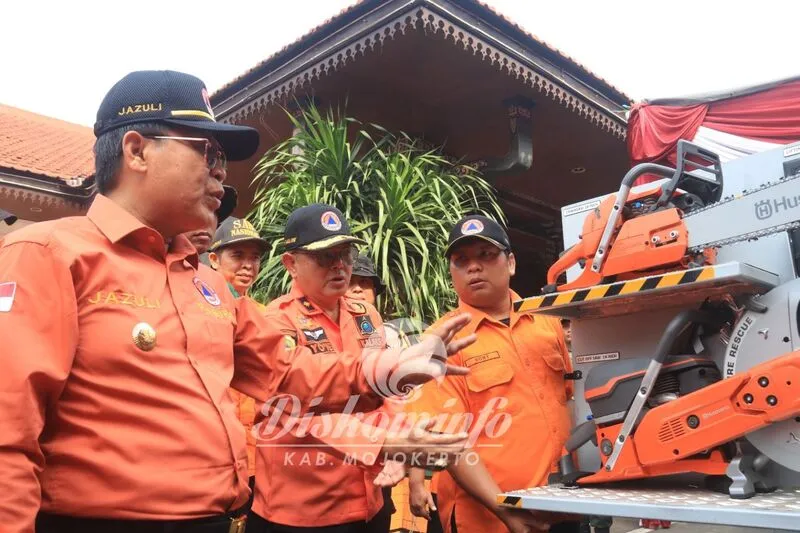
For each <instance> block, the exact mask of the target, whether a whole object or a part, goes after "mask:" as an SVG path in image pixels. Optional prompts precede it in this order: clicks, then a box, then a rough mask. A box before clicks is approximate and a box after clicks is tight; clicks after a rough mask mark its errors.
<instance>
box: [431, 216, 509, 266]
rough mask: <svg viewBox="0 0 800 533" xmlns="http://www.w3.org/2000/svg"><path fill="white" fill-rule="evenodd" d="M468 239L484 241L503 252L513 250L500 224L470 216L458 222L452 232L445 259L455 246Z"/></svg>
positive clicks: (484, 218)
mask: <svg viewBox="0 0 800 533" xmlns="http://www.w3.org/2000/svg"><path fill="white" fill-rule="evenodd" d="M466 239H483V240H484V241H487V242H490V243H492V244H494V245H495V246H497V247H498V248H500V249H501V250H511V242H510V241H509V240H508V234H506V230H504V229H503V227H502V226H501V225H500V224H498V223H497V222H496V221H494V220H492V219H491V218H488V217H484V216H481V215H469V216H466V217H464V218H462V219H461V220H459V221H458V222H456V225H455V226H453V229H452V231H450V238H449V239H448V240H447V249H446V250H445V252H444V255H445V257H450V253H451V252H452V251H453V248H454V247H455V245H456V244H458V243H460V242H462V241H464V240H466Z"/></svg>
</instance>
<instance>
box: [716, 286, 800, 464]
mask: <svg viewBox="0 0 800 533" xmlns="http://www.w3.org/2000/svg"><path fill="white" fill-rule="evenodd" d="M798 299H800V279H795V280H792V281H791V282H789V283H785V284H783V285H780V286H778V287H776V288H775V289H773V290H771V291H770V292H768V293H767V294H765V295H764V296H762V297H761V298H760V299H759V302H761V303H763V304H764V305H766V306H767V312H766V313H757V312H754V311H748V312H746V313H745V314H744V315H743V316H742V318H741V319H740V320H739V322H738V323H737V324H736V327H735V328H734V329H733V332H732V333H731V340H730V342H729V343H728V347H727V349H726V353H725V362H724V368H723V372H724V373H725V377H731V376H733V375H735V374H739V373H741V372H746V371H748V370H750V369H751V368H753V367H754V366H756V365H758V364H760V363H763V362H765V361H769V360H771V359H774V358H776V357H780V356H781V355H784V354H787V353H789V352H791V351H793V350H795V349H796V346H797V345H798V338H797V332H796V331H793V330H794V329H795V328H796V318H795V317H796V316H797V305H798ZM755 377H756V379H758V376H755ZM792 389H793V390H795V391H796V393H795V394H793V395H792V396H793V398H791V399H794V398H796V397H797V396H798V395H800V383H794V384H792ZM781 400H784V401H788V400H789V398H780V399H779V400H778V401H781ZM746 438H747V440H749V441H750V442H751V443H752V444H753V446H755V447H756V448H757V449H758V450H759V451H760V452H761V453H763V454H764V455H766V456H767V457H769V458H770V459H772V460H773V461H775V462H776V463H778V464H780V465H782V466H784V467H786V468H789V469H791V470H794V471H795V472H800V413H798V414H797V416H796V417H792V418H789V419H788V420H784V421H782V422H778V423H775V424H771V425H769V426H767V427H765V428H763V429H760V430H758V431H754V432H752V433H750V434H749V435H747V437H746Z"/></svg>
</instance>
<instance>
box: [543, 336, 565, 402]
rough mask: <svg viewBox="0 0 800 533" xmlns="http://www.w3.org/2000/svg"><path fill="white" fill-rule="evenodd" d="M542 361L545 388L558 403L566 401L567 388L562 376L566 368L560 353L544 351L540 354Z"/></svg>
mask: <svg viewBox="0 0 800 533" xmlns="http://www.w3.org/2000/svg"><path fill="white" fill-rule="evenodd" d="M542 360H543V361H544V363H545V369H546V370H545V372H546V381H547V388H548V390H549V392H550V393H551V394H553V395H554V396H555V398H556V399H557V400H558V402H559V403H561V404H564V403H566V401H567V387H566V381H565V380H564V374H565V373H566V371H567V366H566V364H565V363H564V358H563V357H562V356H561V353H560V352H558V351H556V350H549V349H545V350H544V351H543V352H542Z"/></svg>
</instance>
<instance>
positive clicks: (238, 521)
mask: <svg viewBox="0 0 800 533" xmlns="http://www.w3.org/2000/svg"><path fill="white" fill-rule="evenodd" d="M246 525H247V515H242V516H240V517H239V518H231V527H229V528H228V533H244V528H245V526H246Z"/></svg>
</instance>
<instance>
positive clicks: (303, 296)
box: [248, 204, 465, 533]
mask: <svg viewBox="0 0 800 533" xmlns="http://www.w3.org/2000/svg"><path fill="white" fill-rule="evenodd" d="M283 243H284V246H285V253H284V254H283V256H282V258H281V259H282V262H283V265H284V267H285V268H286V270H287V271H288V272H289V274H290V275H291V277H292V288H291V291H290V292H289V294H286V295H284V296H281V297H280V298H277V299H276V300H274V301H272V302H271V303H270V304H269V305H268V306H267V313H268V315H272V316H274V317H276V320H278V321H279V323H280V324H281V327H282V328H283V329H284V331H286V332H287V334H288V335H291V336H292V337H293V340H294V342H296V343H297V344H298V345H301V346H305V347H307V348H308V349H309V350H311V351H312V352H313V353H316V354H318V356H319V358H320V360H321V361H323V362H331V361H333V360H335V359H337V358H338V357H340V356H339V355H338V354H337V353H336V351H337V349H339V350H341V349H344V350H345V351H351V350H359V349H364V350H369V349H376V348H380V347H383V346H385V345H386V340H385V338H384V336H383V327H382V320H381V317H380V315H379V314H378V312H377V310H376V309H375V308H374V307H373V306H372V305H371V304H368V303H366V302H363V301H356V300H351V299H349V298H346V297H345V293H346V292H347V289H348V287H349V285H350V277H351V275H352V270H353V263H354V262H355V260H356V257H357V255H358V253H357V248H356V245H357V244H363V241H362V240H360V239H358V238H357V237H355V236H353V235H352V234H351V233H350V228H349V225H348V223H347V220H345V218H344V215H343V214H342V212H341V211H339V210H338V209H337V208H335V207H333V206H330V205H326V204H312V205H308V206H305V207H301V208H299V209H296V210H295V211H294V212H292V213H291V215H290V216H289V218H288V220H287V222H286V227H285V231H284V240H283ZM412 349H413V348H412ZM388 383H389V381H381V382H375V386H376V389H379V390H381V391H382V393H383V394H384V395H385V396H386V397H390V396H391V395H392V394H393V391H392V390H391V387H385V385H387V384H388ZM356 402H357V403H356V404H355V406H356V409H357V410H365V411H373V410H376V409H378V408H382V405H381V403H382V402H376V401H374V399H372V398H365V397H360V398H356ZM264 414H265V415H266V414H267V413H264ZM345 418H346V417H345V416H341V417H339V418H336V420H343V419H345ZM384 420H385V419H384ZM350 424H352V425H350V426H349V427H359V429H358V430H357V431H354V432H353V434H354V435H355V436H356V441H355V443H354V449H355V451H356V452H358V457H359V459H360V462H362V463H364V464H365V465H367V466H371V465H377V464H378V463H379V462H380V459H378V460H377V461H376V457H378V458H379V457H385V456H386V454H387V453H388V454H390V456H391V457H392V458H394V457H395V452H401V451H402V452H405V451H409V452H411V453H409V454H408V455H404V456H402V459H403V460H410V459H411V457H412V455H413V452H416V451H421V452H425V453H423V454H419V455H433V456H437V455H438V454H439V453H440V452H442V451H446V450H448V449H449V450H450V451H452V450H453V448H452V447H449V446H452V445H454V446H455V447H456V449H457V448H458V446H460V445H463V442H462V441H457V442H454V443H452V445H448V444H446V443H445V441H443V440H441V439H442V437H445V435H437V434H433V433H430V432H428V431H426V430H424V429H422V427H423V426H420V427H419V428H418V429H419V431H418V432H417V437H416V438H415V439H414V438H412V439H410V438H409V437H408V436H406V435H402V434H392V433H389V432H388V431H386V429H385V428H384V429H381V428H377V429H375V430H372V428H368V427H366V424H361V423H360V422H359V420H358V419H357V418H355V417H352V418H351V419H350ZM337 425H338V424H333V423H331V424H329V427H335V426H337ZM388 426H389V424H387V427H388ZM322 427H323V428H324V427H325V426H324V425H323V426H322ZM330 433H331V432H330V431H328V432H326V431H324V429H323V433H322V434H320V435H315V437H316V439H311V438H310V437H308V436H306V435H298V434H296V433H281V434H280V435H278V436H275V435H272V434H268V433H267V432H266V431H259V442H258V444H257V452H256V484H255V486H256V490H255V497H254V501H253V515H252V517H251V521H250V523H249V524H248V531H252V532H255V533H267V532H269V533H291V532H300V531H302V532H306V533H308V532H312V531H325V532H329V531H336V533H379V532H381V530H380V527H384V529H383V531H382V533H385V525H383V524H382V523H381V522H380V520H377V521H376V520H375V518H376V515H377V514H378V512H379V510H380V509H381V508H382V507H383V502H382V497H381V490H380V487H379V486H377V484H376V483H375V482H374V479H375V476H376V473H377V472H376V469H374V468H366V469H362V468H361V467H359V466H355V465H354V464H352V463H350V464H348V462H347V460H345V461H343V460H342V459H341V458H340V457H339V456H338V455H337V454H335V453H331V452H332V451H333V450H331V449H330V448H328V447H318V446H314V443H315V441H317V442H318V441H319V440H323V441H324V442H325V443H326V444H331V443H333V442H334V441H333V440H330V439H328V438H326V437H327V436H328V435H329V434H330ZM334 433H335V432H334ZM311 434H314V430H313V429H312V430H311ZM360 435H364V438H362V439H360V440H359V439H358V437H359V436H360ZM446 436H447V437H452V436H454V435H446ZM462 436H464V437H465V435H462ZM439 445H441V447H439ZM429 446H430V447H429ZM371 450H372V451H371ZM376 452H377V453H376ZM382 452H383V453H382ZM399 480H400V477H398V479H396V480H394V482H395V483H396V482H397V481H399ZM298 502H302V505H298Z"/></svg>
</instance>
